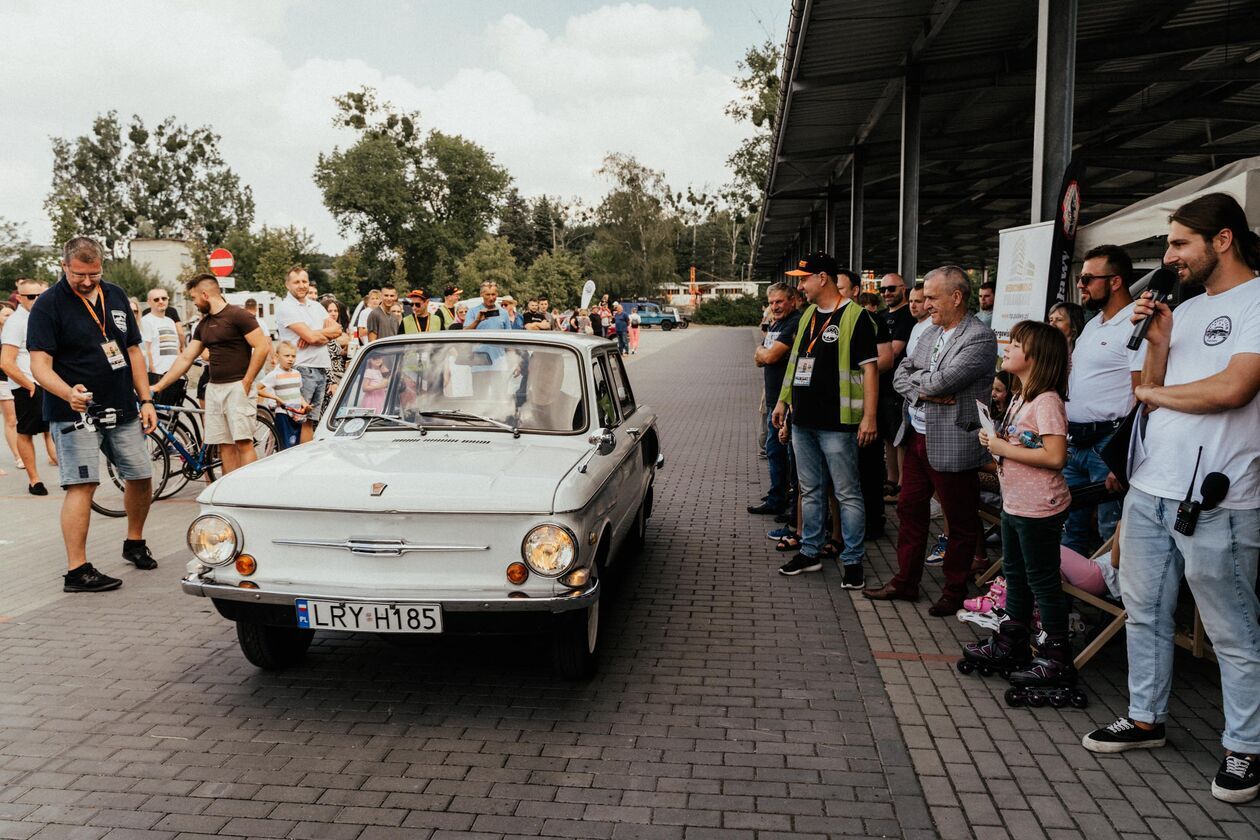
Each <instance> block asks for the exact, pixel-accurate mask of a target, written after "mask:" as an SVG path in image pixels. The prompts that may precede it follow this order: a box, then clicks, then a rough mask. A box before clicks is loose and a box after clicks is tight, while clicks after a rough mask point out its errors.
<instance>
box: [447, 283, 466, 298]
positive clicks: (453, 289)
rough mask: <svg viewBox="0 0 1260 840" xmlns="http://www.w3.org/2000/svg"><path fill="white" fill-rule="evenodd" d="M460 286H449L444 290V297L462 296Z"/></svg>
mask: <svg viewBox="0 0 1260 840" xmlns="http://www.w3.org/2000/svg"><path fill="white" fill-rule="evenodd" d="M462 294H463V292H462V291H460V288H459V286H447V287H446V288H445V289H443V290H442V297H450V296H451V295H462Z"/></svg>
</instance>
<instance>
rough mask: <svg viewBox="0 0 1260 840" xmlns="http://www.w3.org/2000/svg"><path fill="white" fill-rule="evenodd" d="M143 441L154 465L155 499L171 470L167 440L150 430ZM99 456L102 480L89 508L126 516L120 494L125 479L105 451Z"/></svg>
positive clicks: (124, 484)
mask: <svg viewBox="0 0 1260 840" xmlns="http://www.w3.org/2000/svg"><path fill="white" fill-rule="evenodd" d="M144 445H145V449H146V450H148V453H149V462H150V463H151V464H152V465H153V498H154V499H158V498H160V497H161V493H162V490H163V488H164V487H165V486H166V480H167V478H168V477H169V476H170V471H171V462H170V457H169V456H168V455H167V452H166V441H165V440H164V439H163V438H162V437H161V436H159V435H158V434H157V433H156V432H149V433H148V434H147V435H145V436H144ZM100 459H101V462H100V476H101V482H100V484H98V485H97V486H96V492H95V493H94V494H93V496H92V510H94V511H96V512H97V513H99V514H101V515H103V516H111V517H114V518H119V517H123V516H126V515H127V508H126V505H125V503H124V498H123V497H124V493H125V489H126V486H127V483H126V481H124V480H123V478H122V477H121V476H120V475H119V474H118V470H117V468H116V467H115V466H114V464H113V462H112V461H110V460H109V459H108V458H106V457H105V453H103V452H102V453H101V455H100Z"/></svg>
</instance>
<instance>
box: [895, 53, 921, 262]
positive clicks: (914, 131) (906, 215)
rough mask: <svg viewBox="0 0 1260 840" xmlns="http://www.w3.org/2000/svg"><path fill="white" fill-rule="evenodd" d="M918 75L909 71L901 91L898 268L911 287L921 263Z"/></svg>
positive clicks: (911, 70) (913, 70)
mask: <svg viewBox="0 0 1260 840" xmlns="http://www.w3.org/2000/svg"><path fill="white" fill-rule="evenodd" d="M919 92H920V85H919V78H918V73H917V72H916V71H915V69H914V68H908V69H907V71H906V81H905V85H904V86H903V88H902V94H901V220H900V225H899V228H898V234H897V239H898V248H899V255H900V259H899V260H898V264H897V270H898V272H899V273H900V274H901V276H902V277H904V278H906V285H907V286H911V285H913V283H914V280H915V278H916V277H918V276H919V275H918V266H919V134H920V129H921V124H920V119H919Z"/></svg>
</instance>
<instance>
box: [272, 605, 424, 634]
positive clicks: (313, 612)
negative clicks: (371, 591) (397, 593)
mask: <svg viewBox="0 0 1260 840" xmlns="http://www.w3.org/2000/svg"><path fill="white" fill-rule="evenodd" d="M293 605H294V608H295V609H296V610H297V624H298V627H304V628H308V629H311V630H350V631H355V630H366V631H370V632H375V633H441V632H442V607H441V605H439V604H386V603H380V604H373V603H361V602H347V601H316V600H313V599H310V598H298V599H296V600H295V601H294V602H293Z"/></svg>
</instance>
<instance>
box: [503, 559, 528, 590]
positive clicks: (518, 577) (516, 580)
mask: <svg viewBox="0 0 1260 840" xmlns="http://www.w3.org/2000/svg"><path fill="white" fill-rule="evenodd" d="M507 579H508V583H511V584H514V585H516V586H520V585H521V584H522V583H524V582H525V581H526V580H528V579H529V567H528V566H526V565H525V564H524V563H512V564H510V565H509V566H508V567H507Z"/></svg>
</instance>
